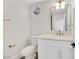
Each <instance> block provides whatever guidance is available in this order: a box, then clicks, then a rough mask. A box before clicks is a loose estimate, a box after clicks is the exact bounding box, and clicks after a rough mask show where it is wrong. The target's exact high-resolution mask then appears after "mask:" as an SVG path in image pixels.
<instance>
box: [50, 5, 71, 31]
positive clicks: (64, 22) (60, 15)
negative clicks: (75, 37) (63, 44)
mask: <svg viewBox="0 0 79 59" xmlns="http://www.w3.org/2000/svg"><path fill="white" fill-rule="evenodd" d="M50 16H51V31H54V32H58V31H70V30H71V27H68V26H69V25H71V17H70V4H66V5H65V8H64V9H56V6H51V8H50Z"/></svg>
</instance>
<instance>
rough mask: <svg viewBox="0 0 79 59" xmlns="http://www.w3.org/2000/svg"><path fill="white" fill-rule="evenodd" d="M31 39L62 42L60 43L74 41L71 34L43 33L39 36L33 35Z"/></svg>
mask: <svg viewBox="0 0 79 59" xmlns="http://www.w3.org/2000/svg"><path fill="white" fill-rule="evenodd" d="M31 38H35V39H48V40H49V39H50V40H62V41H74V39H75V38H74V36H73V35H71V34H64V35H56V33H45V34H40V35H33V36H31Z"/></svg>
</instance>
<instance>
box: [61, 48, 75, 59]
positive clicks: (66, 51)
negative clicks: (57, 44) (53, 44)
mask: <svg viewBox="0 0 79 59" xmlns="http://www.w3.org/2000/svg"><path fill="white" fill-rule="evenodd" d="M61 51H62V59H74V58H73V56H74V55H73V48H67V47H64V48H61Z"/></svg>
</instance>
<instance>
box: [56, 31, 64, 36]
mask: <svg viewBox="0 0 79 59" xmlns="http://www.w3.org/2000/svg"><path fill="white" fill-rule="evenodd" d="M56 35H59V36H60V35H64V33H62V31H61V30H59V31H58V33H56Z"/></svg>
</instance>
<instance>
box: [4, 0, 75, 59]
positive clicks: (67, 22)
mask: <svg viewBox="0 0 79 59" xmlns="http://www.w3.org/2000/svg"><path fill="white" fill-rule="evenodd" d="M63 1H64V2H65V6H64V8H61V6H59V7H58V8H56V3H59V4H61V3H62V2H63ZM3 2H4V6H3V11H4V13H3V14H4V15H3V18H4V19H3V28H4V30H3V31H4V33H3V36H4V37H3V38H4V40H3V41H4V44H3V45H4V46H3V49H4V50H3V58H4V59H22V58H25V59H34V58H36V59H53V58H54V59H74V57H72V55H73V56H74V44H75V43H74V42H75V39H74V36H75V34H74V32H75V29H74V26H75V23H74V22H75V17H74V16H75V3H74V0H4V1H3ZM56 13H58V14H56ZM56 17H57V18H56ZM59 18H60V19H61V20H62V21H59V23H58V21H55V20H58V19H59ZM60 23H61V24H60ZM42 39H43V40H42ZM44 39H46V40H44ZM51 39H52V40H51ZM49 42H50V43H49ZM53 45H54V46H56V47H57V48H53V47H51V46H53ZM49 46H50V47H49ZM59 47H60V48H59ZM62 47H64V48H62ZM67 47H68V49H66V48H67ZM46 48H47V49H46ZM50 48H51V49H50ZM57 49H58V54H56V55H57V56H58V57H59V58H56V57H57V56H56V55H55V56H54V54H55V51H56V50H57ZM61 49H63V50H64V51H66V52H68V53H64V57H62V55H63V54H62V51H61ZM65 49H66V50H65ZM30 50H32V51H30ZM54 50H55V51H54ZM46 51H47V52H46ZM31 52H33V56H32V55H29V56H26V54H30V53H31ZM51 52H54V54H53V53H51ZM65 54H66V55H67V54H68V55H69V56H65ZM30 56H31V57H34V58H31V57H30ZM46 56H47V57H46ZM66 57H68V58H66Z"/></svg>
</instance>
